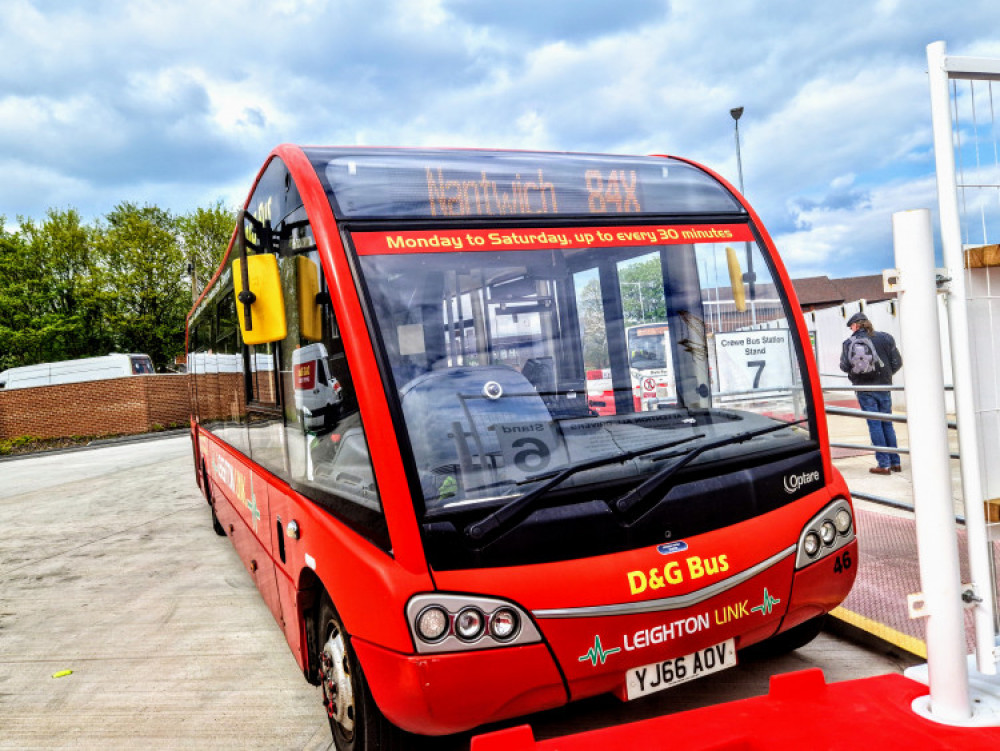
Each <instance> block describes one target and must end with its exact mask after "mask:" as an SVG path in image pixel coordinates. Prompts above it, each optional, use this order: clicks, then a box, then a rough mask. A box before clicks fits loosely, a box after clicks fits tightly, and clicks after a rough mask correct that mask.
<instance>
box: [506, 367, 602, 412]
mask: <svg viewBox="0 0 1000 751" xmlns="http://www.w3.org/2000/svg"><path fill="white" fill-rule="evenodd" d="M521 373H522V374H523V375H524V377H525V378H527V379H528V382H529V383H531V385H532V386H534V387H535V390H536V391H537V392H538V393H539V394H540V395H541V397H542V401H544V402H545V405H546V406H547V407H548V408H549V413H550V414H551V415H552V416H553V417H557V418H558V417H586V416H587V415H589V414H590V408H589V406H588V405H587V388H586V382H585V381H584V380H583V379H582V378H581V379H578V380H576V381H572V382H570V381H565V382H563V381H560V382H559V383H556V367H555V360H554V358H552V357H551V356H549V357H532V358H531V359H529V360H527V361H525V363H524V367H522V368H521Z"/></svg>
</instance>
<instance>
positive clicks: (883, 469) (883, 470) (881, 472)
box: [868, 467, 892, 475]
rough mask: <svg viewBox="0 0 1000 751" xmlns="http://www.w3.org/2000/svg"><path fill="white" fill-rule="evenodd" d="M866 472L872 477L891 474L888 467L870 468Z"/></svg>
mask: <svg viewBox="0 0 1000 751" xmlns="http://www.w3.org/2000/svg"><path fill="white" fill-rule="evenodd" d="M868 471H869V472H871V473H872V474H873V475H888V474H890V473H891V472H892V470H891V469H889V468H888V467H871V468H869V470H868Z"/></svg>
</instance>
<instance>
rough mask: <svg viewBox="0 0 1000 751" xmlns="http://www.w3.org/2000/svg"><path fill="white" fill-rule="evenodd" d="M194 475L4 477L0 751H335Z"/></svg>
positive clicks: (179, 444) (184, 446)
mask: <svg viewBox="0 0 1000 751" xmlns="http://www.w3.org/2000/svg"><path fill="white" fill-rule="evenodd" d="M862 424H863V423H862ZM191 467H192V461H191V449H190V443H189V441H188V440H187V439H186V438H167V439H163V440H157V441H149V442H144V443H136V444H129V445H119V446H111V447H106V448H100V449H95V450H87V451H80V452H73V453H65V454H59V455H55V456H51V455H50V456H36V457H29V458H22V459H18V460H14V461H4V462H0V514H2V518H3V522H2V523H0V749H8V748H10V749H14V748H17V749H41V748H44V749H51V748H101V749H118V748H151V747H152V748H158V749H159V748H165V749H172V748H177V749H188V748H199V749H200V748H221V749H326V748H329V747H330V741H329V730H328V727H327V724H326V717H325V714H324V711H323V709H322V707H321V705H320V697H319V690H318V689H316V688H314V687H312V686H310V685H308V684H307V683H306V682H305V680H304V679H303V678H302V675H301V673H300V672H299V670H298V668H297V666H296V664H295V660H294V659H293V657H292V655H291V653H290V651H289V649H288V647H287V645H286V644H285V641H284V638H283V636H282V633H281V630H280V629H279V627H278V625H277V624H276V623H275V622H274V619H273V618H272V616H271V614H270V613H269V612H268V611H267V609H266V607H265V605H264V603H263V601H262V600H261V598H260V597H259V596H258V594H257V592H256V590H255V589H254V587H253V584H252V582H251V580H250V577H249V575H248V574H247V572H246V571H245V570H244V568H243V566H242V565H241V563H240V561H239V559H238V558H237V556H236V553H235V552H234V550H233V549H232V546H231V545H230V544H229V542H228V541H227V540H225V539H223V538H219V537H216V536H215V534H214V533H213V532H212V527H211V522H210V518H209V514H208V509H207V507H206V506H205V504H204V501H203V500H202V498H201V496H200V494H199V493H198V490H197V487H196V485H195V484H194V479H193V474H192V468H191ZM866 479H867V478H866ZM878 479H882V478H878ZM887 479H889V480H890V481H893V482H900V481H901V480H898V478H896V477H893V478H887ZM913 662H914V659H913V658H911V657H908V656H905V655H900V654H894V653H892V652H889V651H888V650H881V649H876V650H872V649H866V648H863V647H859V646H856V645H854V644H852V643H851V642H848V641H845V640H844V639H842V638H840V637H838V636H835V635H833V634H827V633H824V634H821V635H820V637H819V638H818V639H817V640H816V641H814V642H813V643H812V644H810V645H808V646H807V647H805V648H803V649H801V650H799V651H797V652H795V653H793V654H790V655H786V656H785V657H782V658H780V659H775V660H760V661H755V662H746V663H744V664H741V665H739V666H737V667H736V668H734V669H732V670H729V671H726V672H723V673H719V674H716V675H712V676H708V677H707V678H705V679H703V680H701V681H696V682H693V683H690V684H686V685H684V686H680V687H678V688H677V689H675V690H673V691H670V692H665V693H662V694H657V695H654V696H651V697H647V698H646V699H644V700H641V701H638V702H632V703H629V704H622V703H621V702H619V701H618V700H617V699H614V698H612V697H609V696H605V697H597V698H594V699H590V700H587V701H584V702H579V703H576V704H572V705H569V706H567V707H564V708H561V709H558V710H554V711H550V712H546V713H542V714H538V715H534V716H531V717H528V718H525V719H524V720H523V721H527V722H530V723H531V724H532V726H533V727H534V730H535V736H536V738H539V739H541V738H548V737H553V736H558V735H563V734H566V733H569V732H575V731H579V730H583V729H589V728H594V727H602V726H607V725H611V724H615V723H620V722H626V721H632V720H638V719H642V718H645V717H651V716H656V715H661V714H666V713H669V712H674V711H679V710H683V709H691V708H695V707H700V706H705V705H708V704H713V703H718V702H721V701H729V700H734V699H739V698H743V697H747V696H755V695H760V694H763V693H765V692H766V691H767V685H768V680H769V677H770V675H772V674H774V673H781V672H788V671H792V670H799V669H803V668H808V667H820V668H822V669H823V671H824V673H825V674H826V676H827V680H829V681H841V680H847V679H851V678H859V677H866V676H870V675H879V674H885V673H889V672H899V671H901V670H902V669H903V668H904V667H906V666H908V665H910V664H913ZM64 670H72V671H73V673H72V674H71V675H68V676H65V677H61V678H53V677H52V676H53V674H55V673H58V672H60V671H64ZM511 724H513V723H511ZM468 743H469V736H468V735H464V736H460V737H455V738H450V739H434V740H432V741H430V742H428V743H427V744H425V746H426V748H432V749H443V750H444V751H448V750H449V749H455V750H457V749H463V748H468Z"/></svg>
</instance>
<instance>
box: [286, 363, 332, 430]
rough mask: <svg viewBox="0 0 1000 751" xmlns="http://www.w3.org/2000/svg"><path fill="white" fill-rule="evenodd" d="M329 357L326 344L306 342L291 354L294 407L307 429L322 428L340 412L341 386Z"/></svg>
mask: <svg viewBox="0 0 1000 751" xmlns="http://www.w3.org/2000/svg"><path fill="white" fill-rule="evenodd" d="M327 357H328V354H327V351H326V347H325V346H324V345H323V344H307V345H306V346H305V347H299V348H298V349H297V350H295V351H294V352H293V353H292V373H293V383H294V384H295V409H296V411H297V412H298V413H299V416H300V418H301V420H302V425H303V427H304V428H306V430H322V429H323V428H324V427H325V426H327V425H332V424H333V423H334V422H336V419H337V417H338V414H339V408H340V402H341V399H342V397H341V394H340V391H341V385H340V382H339V381H338V380H337V379H336V378H334V377H333V375H332V374H331V373H330V365H329V363H328V362H327Z"/></svg>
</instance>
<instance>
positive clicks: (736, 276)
mask: <svg viewBox="0 0 1000 751" xmlns="http://www.w3.org/2000/svg"><path fill="white" fill-rule="evenodd" d="M726 263H727V264H728V266H729V284H730V285H731V286H732V288H733V302H734V303H735V304H736V310H738V311H739V312H740V313H745V312H746V309H747V299H746V293H744V291H743V269H741V268H740V259H739V258H738V257H737V255H736V251H735V250H734V249H733V248H726Z"/></svg>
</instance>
